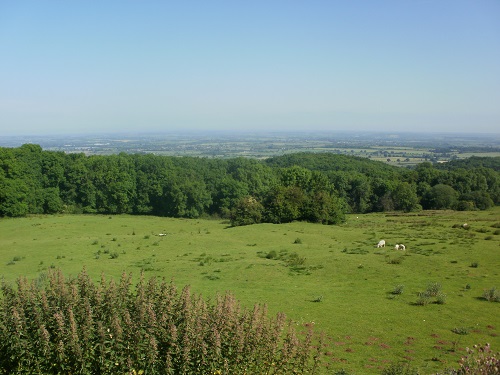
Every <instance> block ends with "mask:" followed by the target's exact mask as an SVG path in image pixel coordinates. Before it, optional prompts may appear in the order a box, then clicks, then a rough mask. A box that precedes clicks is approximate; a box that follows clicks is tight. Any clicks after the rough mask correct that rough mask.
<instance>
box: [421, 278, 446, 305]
mask: <svg viewBox="0 0 500 375" xmlns="http://www.w3.org/2000/svg"><path fill="white" fill-rule="evenodd" d="M417 295H418V299H417V301H416V302H415V305H420V306H425V305H428V304H429V303H437V304H439V305H442V304H444V303H445V302H446V294H444V293H443V292H441V284H440V283H429V284H428V285H427V289H426V290H425V291H424V292H418V293H417ZM432 298H435V300H434V301H433V300H432Z"/></svg>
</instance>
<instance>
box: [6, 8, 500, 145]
mask: <svg viewBox="0 0 500 375" xmlns="http://www.w3.org/2000/svg"><path fill="white" fill-rule="evenodd" d="M199 129H204V130H226V129H241V130H263V131H265V130H273V131H276V130H283V131H286V130H293V131H296V130H307V131H310V130H322V131H325V130H332V131H335V130H368V129H369V130H389V131H393V130H398V131H416V130H417V131H460V132H463V131H467V132H497V133H498V132H500V1H499V0H490V1H486V0H484V1H483V0H408V1H405V0H393V1H383V0H380V1H375V0H374V1H371V0H359V1H357V0H343V1H335V0H325V1H320V0H302V1H293V0H283V1H280V0H266V1H261V0H252V1H240V0H232V1H216V0H200V1H189V0H182V1H167V0H164V1H126V0H120V1H105V0H103V1H89V0H86V1H78V0H71V1H44V0H37V1H22V0H2V1H0V135H17V134H51V133H52V134H53V133H76V132H79V133H82V132H96V131H99V132H113V131H133V132H135V131H140V130H149V131H158V130H160V131H161V130H164V131H177V130H199Z"/></svg>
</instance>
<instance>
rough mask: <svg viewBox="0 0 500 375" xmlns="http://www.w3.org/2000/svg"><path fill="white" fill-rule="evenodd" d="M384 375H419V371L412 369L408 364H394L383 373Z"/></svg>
mask: <svg viewBox="0 0 500 375" xmlns="http://www.w3.org/2000/svg"><path fill="white" fill-rule="evenodd" d="M381 374H382V375H419V374H420V372H419V371H418V369H415V368H412V367H411V366H410V365H409V364H408V363H393V364H392V365H390V366H389V367H387V368H385V369H383V370H382V372H381Z"/></svg>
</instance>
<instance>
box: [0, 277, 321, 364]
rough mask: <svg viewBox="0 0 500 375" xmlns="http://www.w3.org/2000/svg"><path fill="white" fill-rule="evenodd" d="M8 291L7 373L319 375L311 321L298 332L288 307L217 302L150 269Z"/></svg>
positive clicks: (47, 280) (1, 331) (1, 327)
mask: <svg viewBox="0 0 500 375" xmlns="http://www.w3.org/2000/svg"><path fill="white" fill-rule="evenodd" d="M1 290H2V294H3V298H2V300H1V307H0V373H44V374H62V373H65V374H69V373H79V374H125V373H134V372H139V371H140V372H143V373H144V374H159V373H161V374H195V373H196V374H213V373H224V374H229V373H230V374H233V373H234V374H244V373H247V374H250V373H251V374H271V373H272V374H290V373H298V374H302V373H308V374H312V373H314V372H315V369H316V368H317V366H318V362H319V353H318V352H317V350H319V349H313V332H312V328H311V327H312V326H311V325H309V326H308V327H309V329H308V331H307V333H306V336H305V338H304V339H301V340H299V339H298V338H297V335H296V333H295V328H294V324H292V323H291V321H287V319H286V317H285V315H284V314H282V313H278V314H277V315H276V316H275V317H274V318H270V317H268V315H267V310H266V307H265V306H263V305H255V306H254V308H253V310H247V309H243V308H241V307H240V305H239V303H238V302H237V301H236V300H235V298H234V297H233V296H232V295H230V294H226V295H218V296H217V297H216V298H215V299H214V300H213V302H212V303H211V304H210V303H208V302H207V301H205V300H204V299H203V298H202V297H201V296H197V295H193V294H192V293H191V292H190V289H189V287H184V288H183V289H182V290H181V291H180V292H179V291H178V289H177V287H176V286H175V285H174V284H173V283H172V282H170V283H169V282H166V281H164V280H161V281H159V280H157V279H155V278H151V279H149V280H145V279H144V277H143V276H142V275H141V278H140V280H139V282H138V283H137V285H136V286H135V288H132V287H131V275H130V274H126V273H123V274H122V277H121V279H120V281H119V283H118V284H116V283H115V282H113V281H109V282H107V281H106V279H105V278H104V276H102V277H101V280H100V282H99V283H96V284H95V283H94V282H93V281H92V280H91V279H90V277H89V276H88V274H87V273H86V271H85V269H84V270H83V271H82V272H80V274H79V275H78V276H77V277H76V278H74V279H67V280H66V279H65V278H64V276H63V274H62V272H61V271H59V270H49V271H48V272H47V273H46V274H42V276H41V277H40V278H39V279H37V280H34V281H32V282H28V281H27V279H26V278H24V277H21V278H19V279H18V280H17V286H12V285H9V284H7V283H5V282H4V283H2V287H1ZM316 347H317V348H319V347H321V344H319V345H317V346H316Z"/></svg>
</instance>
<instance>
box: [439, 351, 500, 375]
mask: <svg viewBox="0 0 500 375" xmlns="http://www.w3.org/2000/svg"><path fill="white" fill-rule="evenodd" d="M458 365H459V367H458V369H451V370H447V371H446V372H445V373H443V374H442V375H497V374H498V373H500V353H494V352H493V351H492V350H491V347H490V344H486V345H484V346H479V345H474V348H473V349H470V348H467V355H466V356H463V357H462V358H461V359H460V361H459V362H458ZM438 375H439V374H438Z"/></svg>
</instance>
